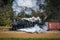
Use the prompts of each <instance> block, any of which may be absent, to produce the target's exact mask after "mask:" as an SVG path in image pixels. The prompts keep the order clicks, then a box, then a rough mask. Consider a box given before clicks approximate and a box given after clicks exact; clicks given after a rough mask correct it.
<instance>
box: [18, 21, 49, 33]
mask: <svg viewBox="0 0 60 40" xmlns="http://www.w3.org/2000/svg"><path fill="white" fill-rule="evenodd" d="M17 30H18V31H23V32H32V33H34V32H37V33H39V32H46V31H47V30H48V23H47V22H46V23H45V25H43V26H42V28H40V26H39V25H37V24H36V25H34V27H30V28H23V29H17Z"/></svg>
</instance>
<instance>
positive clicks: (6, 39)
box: [0, 38, 60, 40]
mask: <svg viewBox="0 0 60 40" xmlns="http://www.w3.org/2000/svg"><path fill="white" fill-rule="evenodd" d="M0 40H60V38H51V39H49V38H0Z"/></svg>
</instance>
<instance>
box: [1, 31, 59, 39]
mask: <svg viewBox="0 0 60 40" xmlns="http://www.w3.org/2000/svg"><path fill="white" fill-rule="evenodd" d="M0 38H60V32H59V31H57V32H56V31H48V32H46V33H38V34H36V33H26V32H19V31H5V32H4V31H3V32H2V31H0Z"/></svg>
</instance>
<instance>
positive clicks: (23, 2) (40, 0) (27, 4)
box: [12, 0, 45, 17]
mask: <svg viewBox="0 0 60 40" xmlns="http://www.w3.org/2000/svg"><path fill="white" fill-rule="evenodd" d="M44 1H45V0H14V1H13V4H12V8H13V11H14V15H15V17H16V16H17V15H18V14H19V13H20V14H21V12H24V13H25V14H27V15H31V13H32V10H34V11H35V12H36V13H37V12H38V11H40V12H43V9H40V7H39V5H40V4H43V5H45V3H44Z"/></svg>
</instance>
